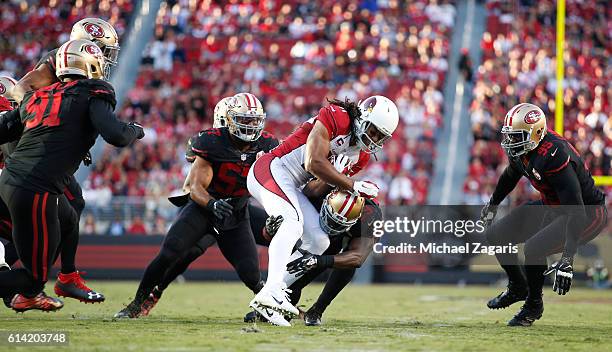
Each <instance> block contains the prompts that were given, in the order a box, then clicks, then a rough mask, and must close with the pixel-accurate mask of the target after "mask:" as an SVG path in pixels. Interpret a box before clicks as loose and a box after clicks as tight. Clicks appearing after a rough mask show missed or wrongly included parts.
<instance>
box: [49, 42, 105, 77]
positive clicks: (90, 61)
mask: <svg viewBox="0 0 612 352" xmlns="http://www.w3.org/2000/svg"><path fill="white" fill-rule="evenodd" d="M55 63H56V64H55V75H56V76H57V78H59V79H60V81H61V80H63V77H64V76H66V75H78V76H83V77H87V78H97V79H102V78H103V72H102V67H103V66H104V56H102V50H100V48H99V47H98V46H97V45H96V44H94V42H92V41H89V40H84V39H79V40H70V41H68V42H66V43H64V45H62V46H61V47H60V48H59V49H58V50H57V53H56V54H55Z"/></svg>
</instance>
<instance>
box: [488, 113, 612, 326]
mask: <svg viewBox="0 0 612 352" xmlns="http://www.w3.org/2000/svg"><path fill="white" fill-rule="evenodd" d="M502 134H503V140H502V147H503V148H504V150H505V151H506V154H507V155H508V158H509V160H510V164H509V165H508V166H507V167H506V169H505V170H504V172H503V173H502V175H501V176H500V178H499V181H498V183H497V186H496V188H495V191H494V192H493V195H492V197H491V199H490V201H489V203H488V204H487V205H486V206H485V207H484V208H483V210H482V213H481V218H482V220H483V221H484V222H485V223H486V224H491V222H492V221H493V219H494V217H495V214H496V212H497V206H498V205H499V204H500V203H501V202H502V201H503V200H504V199H505V198H506V196H507V195H508V194H509V193H510V192H511V191H512V190H513V189H514V187H515V186H516V184H517V183H518V181H519V179H520V178H521V177H523V176H525V177H527V178H528V179H529V181H530V182H531V184H532V185H533V187H534V188H536V189H537V190H538V191H539V192H540V195H541V200H539V201H535V202H530V203H527V204H525V205H522V206H519V207H517V208H515V209H513V210H512V211H511V212H510V214H508V215H507V216H506V217H504V218H502V219H500V220H499V221H497V222H495V223H493V224H491V226H489V227H488V229H487V239H488V241H489V243H490V244H492V245H507V244H508V243H512V244H517V243H525V247H524V252H525V253H524V254H525V265H524V266H519V264H518V256H517V255H516V254H498V255H497V259H498V261H499V262H500V264H501V266H502V268H503V269H504V270H505V271H506V273H507V274H508V278H509V284H508V288H507V289H506V290H505V291H504V292H502V293H501V294H500V295H499V296H497V297H495V298H493V299H491V300H490V301H489V302H488V304H487V306H488V307H489V308H491V309H499V308H506V307H508V306H510V305H511V304H513V303H516V302H518V301H523V300H524V301H525V304H524V305H523V306H522V308H521V310H520V311H519V313H518V314H517V315H515V316H514V318H513V319H512V320H510V321H509V322H508V325H510V326H530V325H531V324H533V322H534V321H535V320H537V319H539V318H541V316H542V313H543V311H544V305H543V302H542V286H543V284H544V278H545V277H544V276H545V275H547V274H550V273H553V274H554V284H553V290H554V291H555V292H557V293H558V294H560V295H565V294H566V293H567V292H568V291H569V289H570V285H571V282H572V276H573V268H572V265H573V258H574V255H575V254H576V249H577V247H578V246H579V245H581V244H584V243H586V242H588V241H590V240H592V239H593V238H595V237H596V236H597V235H598V234H599V232H600V231H601V230H602V229H603V228H604V227H605V225H606V222H607V209H606V206H605V196H604V194H603V192H601V191H600V190H599V189H597V188H596V187H595V184H594V181H593V178H592V177H591V173H590V172H589V170H588V169H587V167H586V165H585V163H584V161H583V160H582V158H581V157H580V155H579V154H578V152H577V151H576V149H574V147H573V146H572V145H571V144H570V143H569V142H568V141H567V140H566V139H564V138H563V137H561V136H559V135H558V134H556V133H555V132H553V131H549V130H547V128H546V116H544V112H543V111H542V110H541V109H540V108H539V107H537V106H535V105H533V104H527V103H524V104H518V105H516V106H514V107H513V108H512V109H510V111H509V112H508V114H506V117H505V120H504V125H503V128H502ZM555 253H562V256H561V259H560V260H559V261H557V262H556V263H554V264H553V265H552V266H551V267H550V268H548V270H547V266H546V257H547V256H548V255H551V254H555ZM522 269H524V273H523V270H522Z"/></svg>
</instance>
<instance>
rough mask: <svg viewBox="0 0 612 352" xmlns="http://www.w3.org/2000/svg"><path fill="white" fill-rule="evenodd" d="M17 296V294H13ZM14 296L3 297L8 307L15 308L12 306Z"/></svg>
mask: <svg viewBox="0 0 612 352" xmlns="http://www.w3.org/2000/svg"><path fill="white" fill-rule="evenodd" d="M13 297H15V296H13ZM13 297H10V298H9V297H3V298H2V301H3V302H4V305H5V306H6V308H9V309H10V308H13V306H11V301H12V300H13Z"/></svg>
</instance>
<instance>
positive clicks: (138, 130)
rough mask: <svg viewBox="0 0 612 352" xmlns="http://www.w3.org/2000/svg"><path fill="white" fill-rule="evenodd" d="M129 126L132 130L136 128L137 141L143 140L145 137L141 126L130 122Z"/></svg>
mask: <svg viewBox="0 0 612 352" xmlns="http://www.w3.org/2000/svg"><path fill="white" fill-rule="evenodd" d="M130 126H133V127H134V128H136V131H137V133H138V135H137V137H136V138H138V139H143V138H144V136H145V133H144V128H142V125H141V124H138V123H136V122H130Z"/></svg>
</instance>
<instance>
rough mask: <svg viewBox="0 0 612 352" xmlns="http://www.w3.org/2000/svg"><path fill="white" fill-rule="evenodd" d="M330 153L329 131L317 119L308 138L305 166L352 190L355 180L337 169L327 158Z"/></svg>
mask: <svg viewBox="0 0 612 352" xmlns="http://www.w3.org/2000/svg"><path fill="white" fill-rule="evenodd" d="M328 155H329V133H328V132H327V129H326V128H325V126H324V125H323V124H322V123H321V122H320V121H315V124H314V126H313V128H312V130H311V131H310V133H309V134H308V139H307V140H306V153H305V156H304V168H305V169H306V171H308V172H310V173H311V174H312V175H313V176H315V177H316V178H318V179H320V180H322V181H323V182H325V183H327V184H330V185H334V186H337V187H340V188H342V189H345V190H349V191H352V190H353V180H351V179H350V178H349V177H347V176H345V175H343V174H341V173H339V172H338V171H336V169H335V168H334V166H333V165H332V164H331V163H330V162H329V160H327V156H328Z"/></svg>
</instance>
